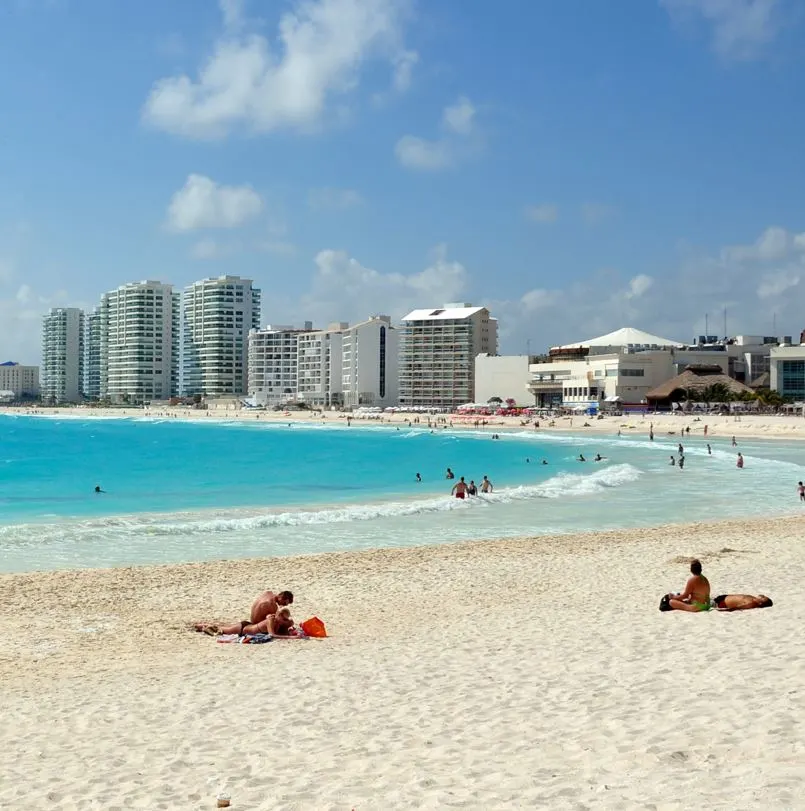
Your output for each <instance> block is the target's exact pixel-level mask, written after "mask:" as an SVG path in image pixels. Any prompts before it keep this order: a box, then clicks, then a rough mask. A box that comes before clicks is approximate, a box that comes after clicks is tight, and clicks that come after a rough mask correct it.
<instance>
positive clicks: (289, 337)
mask: <svg viewBox="0 0 805 811" xmlns="http://www.w3.org/2000/svg"><path fill="white" fill-rule="evenodd" d="M312 331H313V324H312V323H311V322H309V321H308V322H306V323H305V326H304V327H302V328H300V329H297V328H294V327H290V326H271V325H269V326H267V327H265V328H263V329H253V330H252V331H251V332H250V333H249V374H248V395H249V399H250V401H251V402H252V403H253V404H254V405H260V406H266V407H268V408H274V407H278V406H283V405H286V404H289V403H292V402H295V401H296V399H297V389H298V387H299V374H298V369H299V360H298V351H299V335H300V334H304V333H306V332H312Z"/></svg>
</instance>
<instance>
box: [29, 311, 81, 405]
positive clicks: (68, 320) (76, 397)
mask: <svg viewBox="0 0 805 811" xmlns="http://www.w3.org/2000/svg"><path fill="white" fill-rule="evenodd" d="M40 375H41V380H40V388H41V394H42V399H43V400H44V401H45V402H46V403H77V402H79V401H80V400H81V399H82V398H83V394H84V312H83V310H80V309H78V308H77V307H56V308H53V309H52V310H51V311H50V312H49V313H48V314H47V315H46V316H45V317H44V318H43V319H42V366H41V370H40Z"/></svg>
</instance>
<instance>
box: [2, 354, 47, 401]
mask: <svg viewBox="0 0 805 811" xmlns="http://www.w3.org/2000/svg"><path fill="white" fill-rule="evenodd" d="M0 392H6V393H11V396H9V395H8V394H7V395H6V397H5V398H4V399H8V400H27V399H33V398H36V397H38V396H39V367H38V366H23V365H22V364H19V363H16V362H15V361H12V360H7V361H6V362H5V363H0Z"/></svg>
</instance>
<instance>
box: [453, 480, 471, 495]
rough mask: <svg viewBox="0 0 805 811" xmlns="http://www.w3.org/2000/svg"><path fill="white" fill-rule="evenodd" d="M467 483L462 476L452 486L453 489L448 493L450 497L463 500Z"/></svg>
mask: <svg viewBox="0 0 805 811" xmlns="http://www.w3.org/2000/svg"><path fill="white" fill-rule="evenodd" d="M468 489H469V488H468V487H467V483H466V482H465V481H464V477H463V476H462V477H461V478H460V479H459V480H458V481H457V482H456V483H455V484H454V485H453V489H452V490H451V491H450V495H451V496H452V495H455V497H456V498H462V499H463V498H465V497H466V495H467V490H468Z"/></svg>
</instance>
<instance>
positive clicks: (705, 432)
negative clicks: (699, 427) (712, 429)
mask: <svg viewBox="0 0 805 811" xmlns="http://www.w3.org/2000/svg"><path fill="white" fill-rule="evenodd" d="M704 435H705V436H707V426H706V425H705V426H704Z"/></svg>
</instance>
